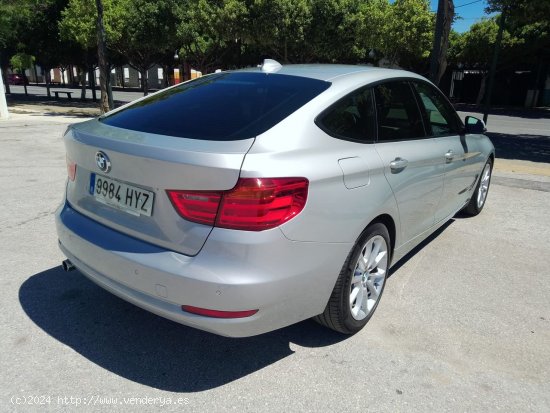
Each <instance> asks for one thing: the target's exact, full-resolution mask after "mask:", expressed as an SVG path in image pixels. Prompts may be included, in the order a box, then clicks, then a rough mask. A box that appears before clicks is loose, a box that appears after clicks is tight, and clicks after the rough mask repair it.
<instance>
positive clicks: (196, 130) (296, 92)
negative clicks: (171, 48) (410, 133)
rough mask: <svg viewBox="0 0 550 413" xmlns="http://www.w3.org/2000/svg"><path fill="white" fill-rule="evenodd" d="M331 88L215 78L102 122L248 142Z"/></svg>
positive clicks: (295, 80)
mask: <svg viewBox="0 0 550 413" xmlns="http://www.w3.org/2000/svg"><path fill="white" fill-rule="evenodd" d="M329 86H330V83H329V82H325V81H322V80H316V79H310V78H304V77H298V76H288V75H278V74H266V73H250V72H226V73H216V74H213V75H208V76H204V77H201V78H199V79H196V80H193V81H191V82H187V83H183V84H181V85H179V86H176V87H174V88H171V89H168V90H166V91H163V92H160V93H157V94H155V95H153V96H151V97H149V98H146V99H144V100H142V101H139V102H136V103H135V104H133V105H130V106H129V107H127V108H125V109H123V110H121V111H119V112H115V113H113V114H112V115H107V116H105V117H103V118H101V119H100V121H101V122H103V123H105V124H107V125H111V126H116V127H119V128H124V129H131V130H135V131H140V132H148V133H155V134H160V135H168V136H176V137H181V138H189V139H201V140H215V141H230V140H240V139H248V138H251V137H255V136H257V135H259V134H261V133H263V132H265V131H266V130H268V129H270V128H271V127H273V126H274V125H276V124H277V123H279V122H280V121H281V120H283V119H284V118H286V117H287V116H289V115H290V114H291V113H293V112H295V111H296V110H297V109H299V108H300V107H302V106H303V105H305V104H306V103H307V102H309V101H310V100H311V99H313V98H314V97H316V96H317V95H319V94H320V93H322V92H323V91H324V90H326V89H327V88H328V87H329Z"/></svg>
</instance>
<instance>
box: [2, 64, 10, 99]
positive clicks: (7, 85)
mask: <svg viewBox="0 0 550 413" xmlns="http://www.w3.org/2000/svg"><path fill="white" fill-rule="evenodd" d="M2 78H4V80H5V85H6V95H9V94H10V93H11V90H10V82H8V68H7V67H2Z"/></svg>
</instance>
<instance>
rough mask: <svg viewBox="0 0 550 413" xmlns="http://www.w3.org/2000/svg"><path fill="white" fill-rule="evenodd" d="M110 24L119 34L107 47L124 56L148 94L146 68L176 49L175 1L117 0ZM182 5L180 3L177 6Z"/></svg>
mask: <svg viewBox="0 0 550 413" xmlns="http://www.w3.org/2000/svg"><path fill="white" fill-rule="evenodd" d="M113 5H114V6H116V7H114V10H113V11H114V13H115V15H116V16H117V17H116V18H115V19H114V21H113V22H112V23H113V27H114V29H115V30H116V31H117V32H118V33H120V37H119V38H118V39H117V40H115V41H112V42H111V43H110V46H111V47H112V48H113V49H114V50H116V51H117V52H119V53H120V54H122V55H123V56H125V57H126V58H127V59H128V62H129V64H130V65H131V66H132V67H133V68H134V69H136V70H137V71H138V72H139V73H140V75H141V85H142V90H143V94H144V95H147V94H148V93H149V91H148V83H147V71H148V70H149V69H150V68H151V67H153V66H154V65H155V64H156V63H157V62H158V61H160V60H161V59H163V57H164V56H166V53H169V52H170V53H173V51H174V50H175V44H176V39H175V37H176V36H175V34H176V15H175V9H176V7H177V6H178V3H177V2H176V0H119V1H118V2H117V4H116V5H115V4H113ZM180 7H181V6H180Z"/></svg>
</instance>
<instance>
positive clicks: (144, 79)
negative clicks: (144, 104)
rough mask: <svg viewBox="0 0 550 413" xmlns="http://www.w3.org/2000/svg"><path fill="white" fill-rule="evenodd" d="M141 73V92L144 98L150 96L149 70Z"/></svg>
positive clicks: (142, 70)
mask: <svg viewBox="0 0 550 413" xmlns="http://www.w3.org/2000/svg"><path fill="white" fill-rule="evenodd" d="M139 73H140V74H141V90H143V96H147V95H148V94H149V85H148V83H147V70H144V69H141V70H140V71H139Z"/></svg>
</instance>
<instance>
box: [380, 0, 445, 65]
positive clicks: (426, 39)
mask: <svg viewBox="0 0 550 413" xmlns="http://www.w3.org/2000/svg"><path fill="white" fill-rule="evenodd" d="M434 17H435V16H434V14H433V13H432V12H430V2H429V1H428V0H396V1H395V2H394V3H393V4H392V5H391V6H390V7H389V9H388V14H387V18H386V19H385V23H384V36H383V38H382V39H381V49H382V51H383V53H384V55H385V57H386V58H387V59H388V60H389V62H390V64H399V65H400V66H402V67H404V68H407V69H411V70H417V71H419V70H421V69H422V67H423V66H424V65H425V63H426V59H427V58H428V56H429V55H430V50H431V48H432V40H433V29H434V23H435V20H434Z"/></svg>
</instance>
